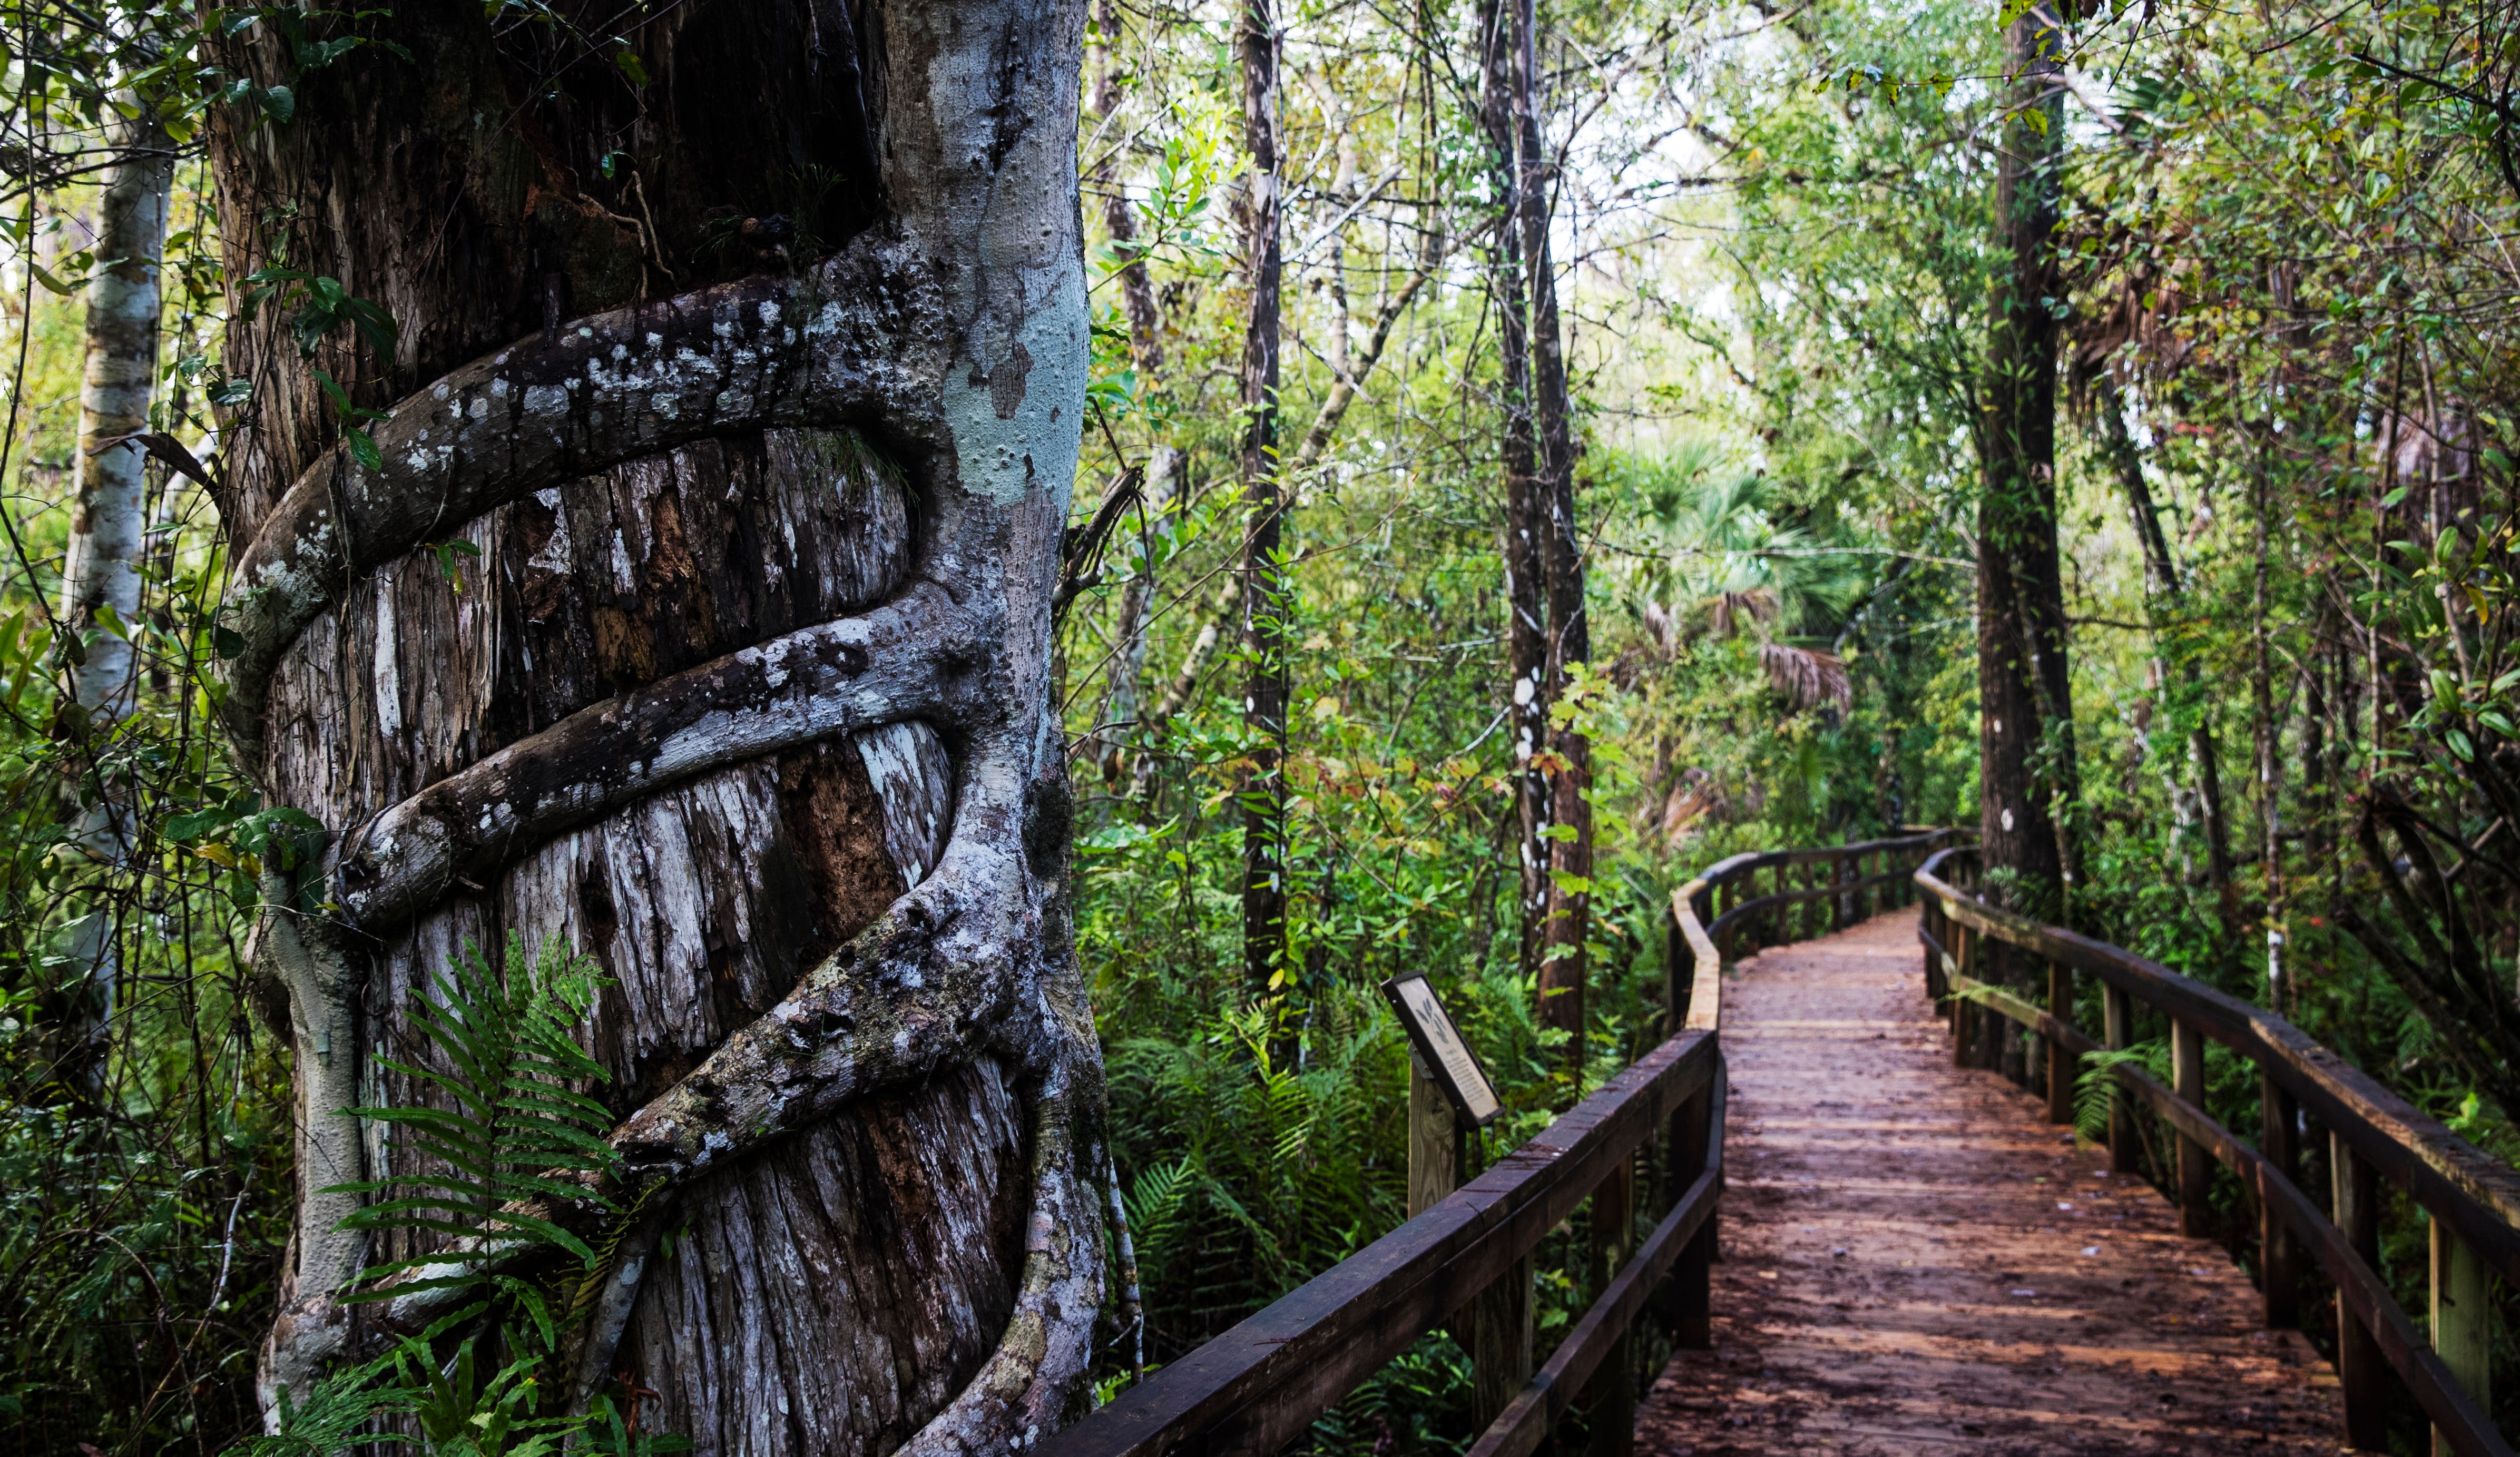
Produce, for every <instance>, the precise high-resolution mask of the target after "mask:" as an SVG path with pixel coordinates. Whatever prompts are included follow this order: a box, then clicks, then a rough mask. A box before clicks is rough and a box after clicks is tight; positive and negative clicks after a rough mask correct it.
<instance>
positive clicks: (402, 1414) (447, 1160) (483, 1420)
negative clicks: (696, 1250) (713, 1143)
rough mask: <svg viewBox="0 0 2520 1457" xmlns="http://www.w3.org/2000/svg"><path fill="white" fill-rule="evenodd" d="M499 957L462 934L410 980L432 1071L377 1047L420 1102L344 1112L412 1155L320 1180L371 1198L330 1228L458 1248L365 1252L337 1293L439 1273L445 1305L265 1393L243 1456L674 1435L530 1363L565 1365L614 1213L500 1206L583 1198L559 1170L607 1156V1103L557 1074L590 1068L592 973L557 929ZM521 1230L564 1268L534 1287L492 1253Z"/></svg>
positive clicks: (451, 1456) (638, 1442)
mask: <svg viewBox="0 0 2520 1457" xmlns="http://www.w3.org/2000/svg"><path fill="white" fill-rule="evenodd" d="M504 961H505V965H504V968H502V969H499V970H494V969H493V968H492V966H491V965H490V963H489V961H488V960H487V959H486V958H484V957H483V956H482V955H481V954H480V952H479V950H478V949H477V948H474V947H472V946H470V945H468V946H467V947H466V948H465V952H464V955H463V956H462V957H460V958H459V959H458V960H457V961H456V962H455V964H454V966H453V967H452V968H451V969H450V971H449V972H448V974H446V975H442V976H439V977H437V978H435V979H434V980H433V982H432V983H431V984H430V985H429V986H428V987H426V988H422V989H418V990H417V991H416V993H415V994H414V997H413V1004H412V1008H411V1012H410V1018H411V1024H412V1026H414V1027H415V1028H417V1029H419V1031H420V1033H421V1034H422V1036H423V1037H424V1038H427V1041H428V1043H429V1045H430V1047H431V1048H432V1049H433V1050H434V1052H435V1059H434V1060H435V1061H437V1062H440V1063H442V1064H443V1068H442V1070H441V1069H439V1068H430V1067H423V1066H414V1065H411V1064H405V1063H398V1062H392V1061H382V1060H381V1065H382V1066H383V1067H385V1068H387V1069H390V1070H391V1071H393V1072H396V1073H399V1074H401V1075H402V1076H404V1077H406V1078H409V1079H412V1080H413V1081H414V1082H415V1083H416V1084H419V1085H421V1086H425V1087H427V1088H433V1089H434V1090H436V1092H437V1093H439V1094H440V1095H441V1098H442V1101H441V1103H440V1104H439V1105H438V1106H412V1107H400V1108H356V1109H351V1110H348V1111H349V1112H350V1113H353V1114H355V1115H357V1116H358V1117H361V1118H365V1119H371V1120H374V1121H376V1122H378V1123H382V1124H386V1125H389V1126H394V1127H396V1128H399V1129H401V1130H402V1132H403V1147H404V1149H405V1150H406V1151H407V1152H408V1153H410V1154H413V1155H418V1156H419V1157H420V1159H421V1160H422V1161H424V1162H423V1164H422V1167H421V1168H420V1169H418V1170H413V1171H410V1172H406V1173H404V1174H403V1175H402V1176H400V1177H397V1178H383V1179H373V1180H368V1181H365V1182H361V1183H353V1184H342V1185H337V1186H336V1189H335V1191H338V1192H354V1193H359V1194H370V1195H386V1196H389V1197H387V1198H385V1199H383V1200H382V1201H381V1202H379V1203H376V1204H372V1205H369V1206H367V1207H365V1208H363V1209H361V1210H360V1211H359V1212H358V1213H357V1214H352V1215H351V1216H350V1217H348V1218H346V1219H344V1220H342V1221H341V1226H340V1227H342V1228H344V1229H360V1230H365V1231H368V1232H369V1233H370V1234H372V1235H376V1236H388V1237H389V1236H392V1235H396V1234H399V1235H402V1236H405V1237H406V1239H407V1240H408V1241H409V1242H410V1243H412V1244H417V1243H418V1242H420V1241H421V1240H424V1239H440V1240H443V1239H451V1240H456V1241H461V1242H465V1243H464V1246H463V1248H464V1251H465V1253H464V1254H462V1255H457V1254H453V1253H450V1252H449V1251H447V1250H444V1249H439V1250H437V1251H435V1252H434V1253H427V1254H418V1255H412V1256H409V1257H407V1258H399V1259H394V1260H390V1261H387V1262H384V1263H381V1264H375V1265H371V1266H369V1267H368V1268H366V1269H365V1270H362V1271H361V1272H360V1277H359V1282H358V1283H359V1287H360V1288H359V1289H358V1290H357V1291H356V1292H355V1293H354V1294H352V1295H350V1296H349V1297H347V1300H348V1301H349V1302H372V1301H382V1300H387V1299H392V1298H396V1297H400V1296H406V1295H411V1294H415V1293H419V1292H422V1291H433V1290H443V1291H453V1292H455V1293H456V1295H457V1299H455V1300H454V1301H452V1302H450V1303H451V1304H452V1305H453V1306H454V1308H452V1309H451V1310H449V1311H448V1312H447V1313H446V1314H444V1315H441V1316H439V1317H438V1318H436V1319H435V1320H434V1321H432V1322H431V1323H430V1324H429V1326H428V1327H427V1329H426V1330H424V1331H422V1332H420V1333H419V1334H418V1335H415V1336H406V1337H404V1338H403V1339H401V1340H400V1341H399V1342H398V1343H396V1345H395V1347H393V1349H391V1350H389V1351H387V1352H386V1353H384V1354H383V1355H382V1356H380V1357H379V1358H377V1359H376V1360H374V1361H372V1362H369V1363H367V1364H365V1365H361V1366H357V1367H352V1368H346V1369H343V1370H339V1371H337V1372H334V1373H333V1374H332V1375H331V1376H330V1377H329V1378H327V1379H326V1380H325V1381H324V1382H322V1383H321V1384H319V1385H318V1386H317V1387H316V1389H315V1390H314V1391H309V1392H306V1393H304V1394H303V1395H302V1396H298V1395H295V1394H294V1393H292V1392H289V1391H283V1392H281V1393H280V1401H279V1406H280V1422H279V1424H278V1425H279V1431H278V1433H277V1434H275V1435H270V1436H266V1437H261V1438H257V1439H255V1440H254V1441H252V1442H249V1443H248V1444H247V1446H246V1448H245V1451H246V1452H247V1453H248V1454H250V1457H298V1454H311V1453H324V1454H328V1457H329V1454H333V1453H337V1452H340V1451H342V1450H344V1449H346V1448H349V1447H353V1446H357V1445H361V1444H374V1443H378V1442H401V1443H411V1444H416V1445H417V1446H418V1447H419V1448H420V1450H421V1451H422V1452H424V1453H426V1454H427V1457H554V1454H558V1453H561V1452H563V1451H568V1450H582V1451H586V1452H590V1453H596V1454H602V1457H659V1454H663V1453H668V1452H675V1451H680V1450H682V1449H684V1448H687V1447H688V1446H690V1442H689V1441H687V1440H685V1439H683V1438H681V1437H677V1436H671V1435H658V1434H655V1433H645V1432H641V1431H640V1430H639V1425H638V1419H637V1416H636V1413H635V1410H634V1411H633V1413H632V1414H630V1415H629V1416H628V1417H627V1418H626V1419H625V1417H624V1415H623V1413H622V1412H621V1411H619V1410H618V1409H617V1408H616V1407H615V1406H614V1404H613V1403H612V1402H611V1400H610V1399H609V1398H608V1397H598V1398H597V1399H596V1400H595V1401H594V1402H593V1403H592V1405H591V1408H590V1409H589V1410H588V1411H586V1412H584V1413H582V1414H572V1413H568V1412H566V1411H564V1410H562V1409H560V1406H561V1403H560V1402H559V1401H558V1400H557V1399H555V1398H554V1396H553V1395H552V1393H551V1391H548V1390H546V1388H547V1386H549V1385H550V1384H549V1383H547V1382H546V1381H545V1380H544V1372H545V1369H546V1368H547V1367H550V1366H553V1365H555V1364H560V1365H564V1364H565V1362H563V1361H561V1359H560V1358H561V1357H562V1355H563V1354H564V1353H565V1352H567V1351H568V1350H569V1349H570V1347H571V1345H572V1342H573V1340H574V1338H575V1337H576V1336H577V1335H578V1334H579V1333H580V1331H581V1330H582V1327H583V1324H584V1319H585V1315H586V1313H587V1310H588V1308H589V1304H590V1302H589V1301H588V1299H587V1297H588V1296H589V1294H590V1293H591V1292H592V1290H593V1289H594V1287H595V1286H596V1285H597V1284H598V1283H600V1281H601V1280H602V1278H603V1276H604V1273H605V1270H606V1268H607V1266H608V1264H609V1262H610V1260H611V1258H612V1257H613V1254H614V1252H615V1251H616V1250H617V1248H618V1246H619V1243H620V1238H621V1236H622V1234H623V1233H624V1232H626V1230H627V1227H628V1216H626V1215H624V1214H622V1212H620V1211H619V1210H617V1209H615V1208H614V1207H613V1206H611V1205H610V1204H609V1203H606V1202H604V1201H603V1200H601V1199H600V1198H597V1199H596V1202H597V1203H598V1204H600V1205H602V1207H603V1208H604V1209H605V1211H606V1212H607V1214H608V1215H609V1216H610V1217H609V1220H608V1227H607V1231H606V1233H605V1235H604V1236H603V1237H601V1238H600V1239H599V1240H598V1241H597V1242H596V1244H594V1245H589V1244H588V1243H587V1242H586V1241H585V1240H583V1239H581V1238H579V1237H578V1236H577V1235H575V1234H573V1233H571V1232H570V1231H569V1230H567V1229H564V1228H562V1227H561V1226H560V1225H558V1224H555V1223H553V1222H551V1221H550V1220H548V1219H544V1218H540V1217H537V1216H535V1215H533V1214H526V1213H523V1212H522V1211H521V1210H520V1209H519V1208H518V1207H519V1206H520V1205H523V1204H526V1203H528V1202H530V1201H532V1200H534V1199H536V1198H542V1197H549V1198H559V1199H567V1200H578V1201H582V1200H587V1199H590V1198H595V1197H596V1196H592V1195H590V1194H589V1193H588V1192H587V1190H586V1188H585V1187H584V1186H582V1185H580V1184H576V1183H572V1182H570V1181H569V1180H568V1178H567V1177H566V1175H568V1174H570V1173H603V1172H606V1171H608V1170H610V1169H611V1168H612V1167H613V1163H614V1155H613V1153H612V1151H611V1148H610V1147H609V1145H607V1143H606V1142H605V1141H604V1132H605V1130H606V1128H607V1126H609V1125H610V1123H611V1116H610V1114H609V1112H608V1111H607V1109H606V1108H605V1107H604V1105H603V1104H601V1103H599V1102H597V1101H596V1100H595V1099H593V1098H591V1097H588V1096H586V1095H585V1094H584V1093H582V1092H579V1091H577V1090H576V1087H574V1086H572V1084H584V1083H592V1082H603V1081H605V1079H606V1076H607V1075H606V1073H605V1071H604V1068H603V1066H602V1065H601V1064H599V1063H598V1062H597V1061H596V1060H595V1059H594V1058H593V1057H591V1056H589V1055H588V1054H587V1053H586V1051H585V1050H584V1049H583V1048H581V1047H580V1046H578V1044H577V1038H576V1031H577V1028H578V1027H579V1025H580V1024H581V1023H583V1022H584V1021H585V1019H586V1016H587V1013H588V1012H589V1011H590V1010H591V1009H592V1008H593V1007H594V1005H595V997H596V993H597V992H598V991H599V990H600V989H601V988H603V987H604V986H605V985H606V983H605V980H604V978H603V976H602V975H601V974H600V972H599V971H598V969H597V968H596V966H595V963H594V962H593V961H592V960H590V959H588V958H586V957H583V956H580V955H578V954H577V953H576V952H575V951H574V950H573V949H570V948H568V947H567V946H565V945H562V944H560V943H546V944H544V946H543V948H542V949H541V951H540V953H539V954H534V955H529V954H528V953H527V951H526V949H525V944H524V941H523V939H522V938H521V937H517V936H511V937H510V938H509V940H508V945H507V952H506V956H505V958H504ZM503 972H504V974H503ZM335 1191H328V1192H335ZM632 1213H633V1214H635V1213H636V1212H635V1211H633V1212H632ZM536 1246H540V1247H546V1248H549V1249H551V1250H555V1251H560V1252H565V1253H566V1254H568V1255H570V1256H573V1257H575V1259H576V1262H577V1266H578V1268H577V1270H575V1271H564V1272H563V1273H562V1274H561V1275H560V1276H559V1277H557V1278H556V1279H554V1280H552V1281H550V1282H549V1283H547V1284H540V1285H538V1284H536V1283H534V1282H533V1281H530V1280H527V1279H524V1278H520V1277H519V1276H517V1275H516V1274H512V1273H508V1272H507V1270H506V1269H505V1268H504V1267H503V1266H504V1265H506V1264H507V1263H509V1262H510V1261H506V1260H504V1259H502V1258H501V1257H504V1256H509V1255H514V1254H516V1253H517V1252H518V1250H519V1249H520V1248H524V1249H528V1250H529V1249H530V1248H531V1247H536Z"/></svg>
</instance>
